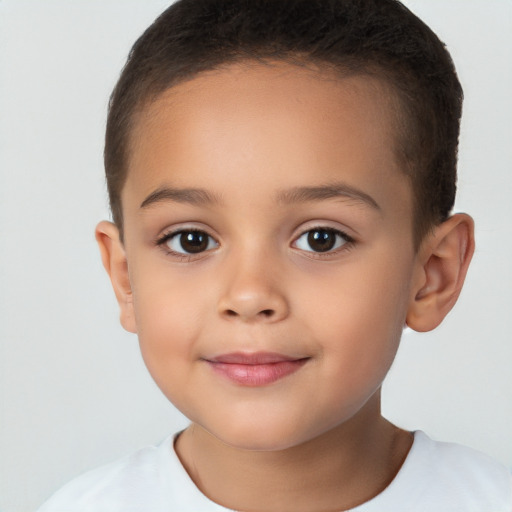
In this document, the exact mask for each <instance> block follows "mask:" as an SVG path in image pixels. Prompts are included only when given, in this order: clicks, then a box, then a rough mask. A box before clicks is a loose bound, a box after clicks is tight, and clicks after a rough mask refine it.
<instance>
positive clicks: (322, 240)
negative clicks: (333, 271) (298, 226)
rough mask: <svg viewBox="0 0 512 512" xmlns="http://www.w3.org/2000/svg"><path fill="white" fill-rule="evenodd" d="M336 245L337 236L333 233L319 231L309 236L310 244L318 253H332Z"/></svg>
mask: <svg viewBox="0 0 512 512" xmlns="http://www.w3.org/2000/svg"><path fill="white" fill-rule="evenodd" d="M335 243H336V236H335V235H334V233H333V232H332V231H326V230H325V229H317V230H315V231H310V232H309V234H308V244H309V246H310V247H311V249H313V250H314V251H316V252H325V251H330V250H331V249H332V248H333V247H334V244H335Z"/></svg>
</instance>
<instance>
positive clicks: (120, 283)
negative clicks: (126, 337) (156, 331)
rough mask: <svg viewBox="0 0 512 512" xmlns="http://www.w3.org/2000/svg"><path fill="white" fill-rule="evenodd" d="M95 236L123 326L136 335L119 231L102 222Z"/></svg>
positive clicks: (128, 279)
mask: <svg viewBox="0 0 512 512" xmlns="http://www.w3.org/2000/svg"><path fill="white" fill-rule="evenodd" d="M95 235H96V241H97V242H98V246H99V248H100V253H101V260H102V262H103V266H104V267H105V270H106V271H107V273H108V275H109V276H110V281H111V283H112V287H113V288H114V293H115V295H116V298H117V302H118V303H119V308H120V320H121V325H122V326H123V327H124V328H125V329H126V330H127V331H129V332H133V333H136V332H137V326H136V323H135V315H134V310H133V296H132V290H131V284H130V276H129V273H128V262H127V259H126V252H125V249H124V246H123V243H122V242H121V240H120V237H119V230H118V229H117V227H116V225H115V224H113V223H112V222H107V221H102V222H100V223H99V224H98V225H97V226H96V231H95Z"/></svg>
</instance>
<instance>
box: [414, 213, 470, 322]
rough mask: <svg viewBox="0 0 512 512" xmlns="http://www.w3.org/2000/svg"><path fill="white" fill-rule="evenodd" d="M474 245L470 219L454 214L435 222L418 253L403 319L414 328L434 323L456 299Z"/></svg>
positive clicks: (450, 307) (441, 317) (440, 320)
mask: <svg viewBox="0 0 512 512" xmlns="http://www.w3.org/2000/svg"><path fill="white" fill-rule="evenodd" d="M474 249H475V239H474V223H473V219H472V218H471V217H470V216H469V215H466V214H462V213H459V214H456V215H453V216H452V217H450V218H449V219H448V220H447V221H445V222H443V223H442V224H440V225H439V226H437V227H436V228H435V230H434V232H433V233H432V235H430V236H429V237H428V238H427V239H426V240H425V241H424V243H423V244H422V246H421V248H420V250H419V253H418V269H417V276H418V278H417V279H416V283H415V287H414V289H413V290H412V297H411V302H410V304H409V309H408V313H407V319H406V323H407V325H408V326H409V327H411V328H412V329H414V330H415V331H420V332H426V331H431V330H432V329H434V328H435V327H437V326H438V325H439V324H440V323H441V322H442V321H443V319H444V317H445V316H446V315H447V314H448V313H449V311H450V310H451V309H452V307H453V306H454V305H455V303H456V302H457V299H458V297H459V294H460V292H461V290H462V285H463V284H464V279H465V277H466V273H467V270H468V267H469V263H470V261H471V257H472V256H473V252H474Z"/></svg>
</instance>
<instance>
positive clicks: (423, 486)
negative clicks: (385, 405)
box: [353, 431, 512, 512]
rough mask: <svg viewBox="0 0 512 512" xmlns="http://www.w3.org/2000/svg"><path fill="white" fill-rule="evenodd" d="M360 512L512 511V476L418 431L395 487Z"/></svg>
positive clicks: (478, 455)
mask: <svg viewBox="0 0 512 512" xmlns="http://www.w3.org/2000/svg"><path fill="white" fill-rule="evenodd" d="M353 510H354V512H356V511H357V512H363V511H364V512H382V511H383V510H393V512H410V511H411V510H414V512H432V511H436V512H512V475H511V474H510V472H509V471H508V470H507V468H505V467H504V466H503V465H501V464H500V463H498V462H496V461H495V460H494V459H492V458H491V457H489V456H487V455H485V454H483V453H480V452H478V451H476V450H473V449H471V448H468V447H466V446H462V445H459V444H455V443H444V442H438V441H434V440H432V439H430V438H429V437H428V436H427V435H426V434H425V433H423V432H421V431H417V432H415V435H414V443H413V445H412V448H411V450H410V452H409V454H408V455H407V458H406V459H405V462H404V464H403V465H402V468H401V469H400V471H399V472H398V474H397V475H396V477H395V479H394V480H393V481H392V482H391V484H390V485H389V486H388V487H387V488H386V489H385V490H384V491H383V492H382V493H381V494H379V495H378V496H376V497H375V498H374V499H372V500H370V501H369V502H367V503H365V504H363V505H361V506H359V507H356V508H355V509H353Z"/></svg>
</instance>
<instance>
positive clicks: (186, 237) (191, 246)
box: [180, 231, 208, 253]
mask: <svg viewBox="0 0 512 512" xmlns="http://www.w3.org/2000/svg"><path fill="white" fill-rule="evenodd" d="M180 244H181V247H183V249H185V251H187V252H191V253H196V252H202V251H205V250H206V248H207V247H208V235H206V234H205V233H201V232H200V231H188V232H185V233H182V234H181V235H180Z"/></svg>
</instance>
